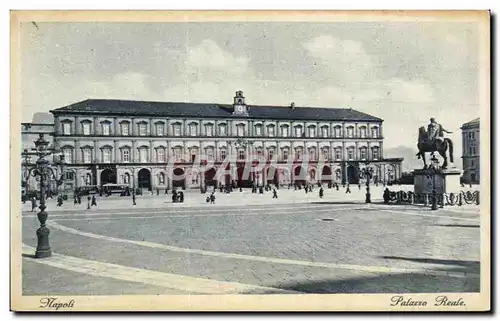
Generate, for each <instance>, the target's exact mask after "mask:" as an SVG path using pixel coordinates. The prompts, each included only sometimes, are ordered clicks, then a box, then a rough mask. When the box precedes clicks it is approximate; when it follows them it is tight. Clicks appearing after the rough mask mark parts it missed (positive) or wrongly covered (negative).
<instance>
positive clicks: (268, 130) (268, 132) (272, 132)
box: [267, 126, 274, 137]
mask: <svg viewBox="0 0 500 321" xmlns="http://www.w3.org/2000/svg"><path fill="white" fill-rule="evenodd" d="M267 134H268V135H269V137H274V126H269V127H267Z"/></svg>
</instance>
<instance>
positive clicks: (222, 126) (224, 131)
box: [219, 125, 227, 136]
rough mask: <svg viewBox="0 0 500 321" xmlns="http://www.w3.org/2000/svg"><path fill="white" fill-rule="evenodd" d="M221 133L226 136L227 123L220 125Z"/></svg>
mask: <svg viewBox="0 0 500 321" xmlns="http://www.w3.org/2000/svg"><path fill="white" fill-rule="evenodd" d="M219 135H221V136H226V135H227V129H226V125H220V126H219Z"/></svg>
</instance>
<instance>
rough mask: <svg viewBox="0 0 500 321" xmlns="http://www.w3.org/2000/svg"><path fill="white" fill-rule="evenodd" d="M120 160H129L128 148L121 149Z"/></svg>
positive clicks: (126, 161)
mask: <svg viewBox="0 0 500 321" xmlns="http://www.w3.org/2000/svg"><path fill="white" fill-rule="evenodd" d="M122 162H124V163H128V162H130V150H129V149H123V150H122Z"/></svg>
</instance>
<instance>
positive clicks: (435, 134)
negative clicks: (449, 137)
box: [427, 118, 452, 144]
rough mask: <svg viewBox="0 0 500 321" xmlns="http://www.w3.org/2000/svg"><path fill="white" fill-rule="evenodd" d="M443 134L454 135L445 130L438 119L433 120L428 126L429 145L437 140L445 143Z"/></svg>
mask: <svg viewBox="0 0 500 321" xmlns="http://www.w3.org/2000/svg"><path fill="white" fill-rule="evenodd" d="M443 132H444V133H447V134H451V133H452V132H450V131H447V130H446V129H444V128H443V126H442V125H441V124H438V123H437V122H436V119H434V118H431V123H430V124H429V125H428V126H427V143H428V144H434V143H435V142H436V140H439V141H441V142H443V141H444V137H443Z"/></svg>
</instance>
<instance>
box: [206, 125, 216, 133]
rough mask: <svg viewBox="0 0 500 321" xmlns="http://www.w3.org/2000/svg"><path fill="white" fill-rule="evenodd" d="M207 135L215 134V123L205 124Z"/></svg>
mask: <svg viewBox="0 0 500 321" xmlns="http://www.w3.org/2000/svg"><path fill="white" fill-rule="evenodd" d="M205 135H206V136H213V135H214V125H213V124H205Z"/></svg>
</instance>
